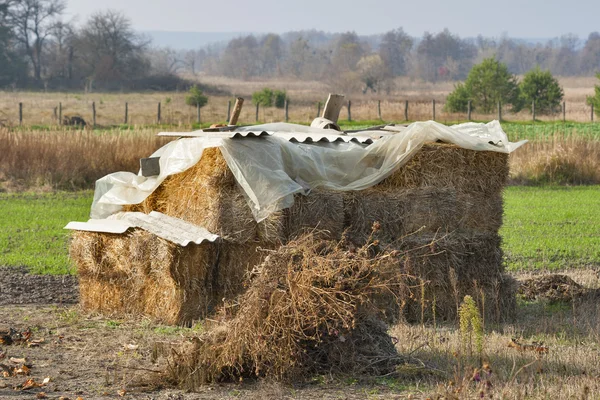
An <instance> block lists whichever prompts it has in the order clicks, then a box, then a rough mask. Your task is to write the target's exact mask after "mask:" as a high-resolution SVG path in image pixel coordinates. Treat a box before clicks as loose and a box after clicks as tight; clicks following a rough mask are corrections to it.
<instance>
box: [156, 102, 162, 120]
mask: <svg viewBox="0 0 600 400" xmlns="http://www.w3.org/2000/svg"><path fill="white" fill-rule="evenodd" d="M160 117H161V116H160V101H159V102H158V107H157V110H156V121H157V123H158V124H160V119H161V118H160Z"/></svg>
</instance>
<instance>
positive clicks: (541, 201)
mask: <svg viewBox="0 0 600 400" xmlns="http://www.w3.org/2000/svg"><path fill="white" fill-rule="evenodd" d="M500 234H501V236H502V239H503V241H504V252H505V257H506V259H507V262H508V267H509V268H510V269H511V270H535V269H551V270H552V269H565V268H583V267H600V186H573V187H547V188H543V187H542V188H540V187H523V186H517V187H509V188H507V190H506V194H505V204H504V226H503V227H502V229H501V230H500Z"/></svg>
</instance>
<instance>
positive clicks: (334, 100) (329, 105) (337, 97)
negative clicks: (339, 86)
mask: <svg viewBox="0 0 600 400" xmlns="http://www.w3.org/2000/svg"><path fill="white" fill-rule="evenodd" d="M344 97H345V96H344V95H343V94H331V93H330V94H329V97H328V98H327V102H326V103H325V108H324V109H323V118H325V119H328V120H330V121H333V122H335V123H337V121H338V118H339V116H340V111H341V109H342V107H343V106H344V103H345V102H344Z"/></svg>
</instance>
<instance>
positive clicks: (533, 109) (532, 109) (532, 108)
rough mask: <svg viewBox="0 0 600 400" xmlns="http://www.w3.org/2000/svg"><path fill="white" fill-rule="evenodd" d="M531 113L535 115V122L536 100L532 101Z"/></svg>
mask: <svg viewBox="0 0 600 400" xmlns="http://www.w3.org/2000/svg"><path fill="white" fill-rule="evenodd" d="M531 115H533V122H535V100H533V101H532V102H531Z"/></svg>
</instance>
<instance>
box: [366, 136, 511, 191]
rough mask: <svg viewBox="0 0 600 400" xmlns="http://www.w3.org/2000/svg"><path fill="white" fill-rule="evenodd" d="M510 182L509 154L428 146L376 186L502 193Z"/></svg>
mask: <svg viewBox="0 0 600 400" xmlns="http://www.w3.org/2000/svg"><path fill="white" fill-rule="evenodd" d="M507 179H508V154H505V153H498V152H492V151H474V150H467V149H463V148H461V147H458V146H455V145H450V144H444V143H428V144H425V145H423V147H422V148H421V149H420V150H419V151H418V152H417V153H416V154H415V155H414V157H412V158H411V159H410V160H409V161H408V162H407V163H406V164H405V165H404V166H402V167H401V168H399V169H398V170H396V171H395V172H394V173H393V174H392V175H390V176H389V177H388V178H386V179H384V180H383V181H382V182H380V183H379V185H377V186H376V187H380V188H382V189H386V188H390V189H397V188H405V189H408V188H418V187H424V186H432V187H438V188H439V187H453V188H455V189H457V190H459V191H461V192H473V191H476V192H485V193H500V192H501V191H502V188H503V187H504V185H505V183H506V180H507Z"/></svg>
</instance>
